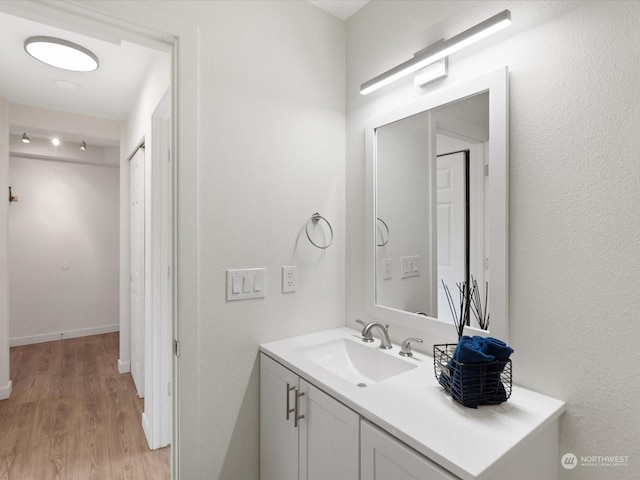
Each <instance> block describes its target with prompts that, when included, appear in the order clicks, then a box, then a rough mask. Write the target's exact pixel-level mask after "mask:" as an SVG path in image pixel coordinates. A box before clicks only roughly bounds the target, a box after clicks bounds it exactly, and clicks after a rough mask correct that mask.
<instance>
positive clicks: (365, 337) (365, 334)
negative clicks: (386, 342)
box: [356, 318, 373, 343]
mask: <svg viewBox="0 0 640 480" xmlns="http://www.w3.org/2000/svg"><path fill="white" fill-rule="evenodd" d="M356 323H359V324H360V325H362V341H363V342H366V343H371V342H373V335H372V334H371V332H370V331H367V327H368V326H369V325H371V324H370V323H367V322H365V321H363V320H360V319H359V318H357V319H356Z"/></svg>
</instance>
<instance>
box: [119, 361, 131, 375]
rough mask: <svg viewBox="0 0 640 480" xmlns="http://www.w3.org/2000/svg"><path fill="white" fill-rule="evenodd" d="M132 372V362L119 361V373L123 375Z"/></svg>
mask: <svg viewBox="0 0 640 480" xmlns="http://www.w3.org/2000/svg"><path fill="white" fill-rule="evenodd" d="M130 371H131V362H123V361H122V360H120V359H118V372H120V374H123V373H129V372H130Z"/></svg>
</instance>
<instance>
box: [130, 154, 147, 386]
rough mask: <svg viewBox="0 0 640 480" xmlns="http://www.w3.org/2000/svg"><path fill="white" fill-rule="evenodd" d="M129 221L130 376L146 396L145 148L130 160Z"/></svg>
mask: <svg viewBox="0 0 640 480" xmlns="http://www.w3.org/2000/svg"><path fill="white" fill-rule="evenodd" d="M129 185H130V197H129V201H130V204H129V222H130V235H131V243H130V255H131V259H130V265H131V286H130V289H131V290H130V296H131V312H130V322H131V323H130V327H131V376H132V377H133V381H134V383H135V385H136V389H137V391H138V396H139V397H144V368H145V365H144V275H145V264H144V245H145V228H144V147H141V148H139V149H138V150H137V151H136V153H135V154H134V155H133V157H131V160H130V161H129Z"/></svg>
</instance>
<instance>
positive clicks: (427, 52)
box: [360, 10, 511, 95]
mask: <svg viewBox="0 0 640 480" xmlns="http://www.w3.org/2000/svg"><path fill="white" fill-rule="evenodd" d="M509 25H511V12H510V11H509V10H504V11H503V12H500V13H498V14H497V15H494V16H493V17H491V18H488V19H487V20H485V21H484V22H480V23H479V24H477V25H475V26H473V27H471V28H470V29H468V30H465V31H464V32H462V33H459V34H458V35H455V36H454V37H451V38H450V39H448V40H444V41H440V42H438V43H435V44H433V45H431V46H429V47H427V48H425V49H424V50H421V51H420V52H418V53H417V54H416V55H415V56H414V57H413V58H411V59H409V60H407V61H406V62H403V63H401V64H400V65H397V66H395V67H393V68H392V69H391V70H387V71H386V72H384V73H382V74H380V75H378V76H377V77H375V78H372V79H371V80H369V81H368V82H365V83H363V84H362V85H360V93H361V94H362V95H366V94H367V93H371V92H373V91H374V90H377V89H379V88H380V87H383V86H385V85H388V84H390V83H391V82H394V81H396V80H398V79H399V78H402V77H404V76H406V75H409V74H410V73H413V72H416V71H417V70H420V69H422V68H424V67H426V66H427V65H430V64H432V63H434V62H437V61H438V60H440V59H442V58H445V57H447V56H449V55H451V54H452V53H454V52H457V51H458V50H461V49H463V48H464V47H466V46H468V45H471V44H472V43H475V42H477V41H478V40H482V39H483V38H485V37H488V36H489V35H491V34H493V33H495V32H497V31H499V30H502V29H503V28H505V27H508V26H509Z"/></svg>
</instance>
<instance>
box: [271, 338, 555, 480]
mask: <svg viewBox="0 0 640 480" xmlns="http://www.w3.org/2000/svg"><path fill="white" fill-rule="evenodd" d="M361 339H362V337H361V335H360V332H358V331H355V330H352V329H349V328H338V329H333V330H327V331H323V332H319V333H314V334H310V335H303V336H299V337H294V338H289V339H285V340H280V341H276V342H272V343H268V344H264V345H262V346H261V347H260V352H261V354H260V388H261V393H260V396H261V400H260V445H261V447H260V448H261V451H260V477H261V479H262V480H288V479H295V478H300V479H307V478H309V479H311V478H316V479H317V478H320V479H325V478H327V479H333V480H347V479H353V480H357V479H362V480H365V479H366V480H369V479H376V480H400V479H420V480H425V479H426V480H430V479H434V480H436V479H437V480H441V479H457V478H462V479H506V478H518V479H531V480H539V479H542V478H544V479H553V478H557V474H558V465H559V463H558V462H559V460H558V425H559V417H560V415H561V414H562V413H563V411H564V408H565V407H564V402H562V401H560V400H556V399H553V398H550V397H548V396H545V395H541V394H539V393H536V392H532V391H530V390H527V389H525V388H521V387H518V386H517V385H514V387H513V390H512V394H511V398H510V399H509V400H508V401H507V402H505V403H503V404H500V405H495V406H482V407H479V408H478V409H471V408H466V407H463V406H462V405H460V404H458V403H456V402H455V401H453V400H452V399H451V397H450V396H449V395H448V394H447V393H446V392H445V391H444V390H443V389H442V387H441V386H440V385H439V384H438V382H437V380H436V379H435V377H434V374H433V359H432V358H431V357H430V356H427V355H423V354H421V353H415V354H414V356H413V357H411V358H406V357H401V356H399V351H400V348H399V346H398V345H393V348H392V349H390V350H382V349H380V348H378V347H379V344H380V342H379V341H378V340H376V341H375V342H374V343H369V344H367V343H363V342H362V341H361Z"/></svg>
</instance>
